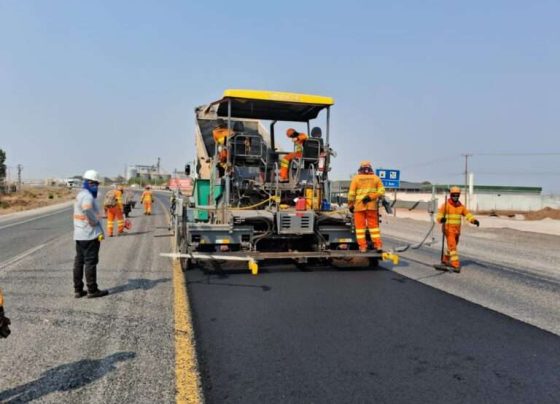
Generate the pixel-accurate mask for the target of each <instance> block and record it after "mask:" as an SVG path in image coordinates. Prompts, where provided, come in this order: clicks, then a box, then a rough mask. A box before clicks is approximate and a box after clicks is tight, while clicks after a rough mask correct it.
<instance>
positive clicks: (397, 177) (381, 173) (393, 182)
mask: <svg viewBox="0 0 560 404" xmlns="http://www.w3.org/2000/svg"><path fill="white" fill-rule="evenodd" d="M375 174H376V175H377V176H378V177H379V179H380V180H381V182H382V183H383V186H384V187H385V188H393V190H394V198H395V202H396V200H397V189H398V188H399V187H400V186H401V170H393V169H391V170H390V169H386V168H378V169H376V170H375ZM393 216H395V217H396V216H397V208H395V209H393Z"/></svg>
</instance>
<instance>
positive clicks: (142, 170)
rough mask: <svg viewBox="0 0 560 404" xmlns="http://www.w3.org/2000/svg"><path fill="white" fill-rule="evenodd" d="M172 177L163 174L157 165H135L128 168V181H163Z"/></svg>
mask: <svg viewBox="0 0 560 404" xmlns="http://www.w3.org/2000/svg"><path fill="white" fill-rule="evenodd" d="M170 177H171V175H169V174H164V173H162V172H161V170H160V167H159V166H157V165H142V164H133V165H129V166H128V167H127V168H126V181H130V180H131V179H132V178H141V179H143V180H162V179H168V178H170Z"/></svg>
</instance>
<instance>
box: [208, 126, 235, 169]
mask: <svg viewBox="0 0 560 404" xmlns="http://www.w3.org/2000/svg"><path fill="white" fill-rule="evenodd" d="M231 135H233V132H232V131H231V130H230V129H228V127H227V125H226V122H225V121H224V120H223V119H217V120H216V124H215V126H214V130H212V137H213V138H214V142H215V144H216V147H217V153H218V161H217V164H216V168H217V169H218V174H219V176H220V177H223V175H224V174H225V171H226V165H227V159H228V151H227V148H226V140H227V138H228V137H229V136H231Z"/></svg>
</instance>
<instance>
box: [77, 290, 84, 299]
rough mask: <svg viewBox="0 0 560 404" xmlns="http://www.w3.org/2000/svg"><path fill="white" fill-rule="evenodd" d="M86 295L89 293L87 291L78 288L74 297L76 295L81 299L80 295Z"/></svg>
mask: <svg viewBox="0 0 560 404" xmlns="http://www.w3.org/2000/svg"><path fill="white" fill-rule="evenodd" d="M85 295H87V292H86V291H85V290H77V291H76V292H75V293H74V297H75V298H76V299H79V298H80V297H84V296H85Z"/></svg>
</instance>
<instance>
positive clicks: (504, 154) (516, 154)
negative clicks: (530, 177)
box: [472, 152, 560, 157]
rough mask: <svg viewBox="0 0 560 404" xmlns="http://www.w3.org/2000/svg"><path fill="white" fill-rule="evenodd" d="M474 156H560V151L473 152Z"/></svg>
mask: <svg viewBox="0 0 560 404" xmlns="http://www.w3.org/2000/svg"><path fill="white" fill-rule="evenodd" d="M472 155H474V156H494V157H530V156H560V153H556V152H552V153H472Z"/></svg>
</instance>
